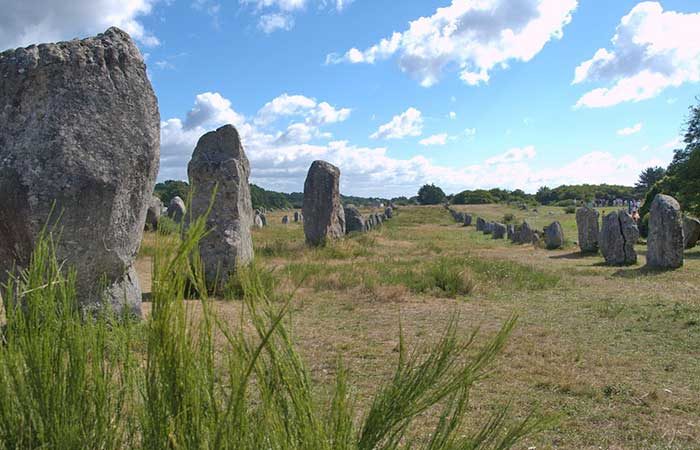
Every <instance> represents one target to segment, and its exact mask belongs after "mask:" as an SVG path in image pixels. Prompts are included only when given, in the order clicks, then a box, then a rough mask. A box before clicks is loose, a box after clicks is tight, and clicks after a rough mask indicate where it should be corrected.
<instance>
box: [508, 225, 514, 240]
mask: <svg viewBox="0 0 700 450" xmlns="http://www.w3.org/2000/svg"><path fill="white" fill-rule="evenodd" d="M506 235H507V237H508V240H509V241H511V242H513V239H514V237H515V225H513V224H511V223H509V224H508V225H506Z"/></svg>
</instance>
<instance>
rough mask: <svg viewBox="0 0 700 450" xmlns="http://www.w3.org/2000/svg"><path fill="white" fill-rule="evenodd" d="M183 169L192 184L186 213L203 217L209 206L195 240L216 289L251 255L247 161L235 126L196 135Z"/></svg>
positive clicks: (251, 209)
mask: <svg viewBox="0 0 700 450" xmlns="http://www.w3.org/2000/svg"><path fill="white" fill-rule="evenodd" d="M187 174H188V176H189V179H190V186H193V187H194V194H193V196H192V205H191V206H190V208H191V211H190V213H191V214H190V216H191V217H192V218H193V219H196V218H199V217H201V216H203V215H204V214H206V212H207V209H208V208H209V207H210V205H211V210H210V212H209V215H208V216H207V229H208V230H210V231H209V233H207V235H206V236H204V237H203V238H202V240H201V241H200V242H199V254H200V257H201V259H202V264H203V265H204V275H205V278H206V282H207V285H208V286H209V287H210V288H212V289H214V290H219V288H221V287H222V286H223V285H224V284H225V283H226V282H227V281H228V278H229V277H230V276H231V275H232V274H233V273H235V271H236V268H237V267H239V266H241V265H245V264H248V263H250V261H252V259H253V239H252V237H251V234H250V229H251V227H252V226H253V217H254V216H253V207H252V203H251V199H250V184H249V182H248V179H249V178H250V163H249V162H248V158H247V157H246V155H245V151H244V149H243V145H242V144H241V138H240V136H239V135H238V131H237V130H236V128H235V127H234V126H233V125H224V126H222V127H220V128H219V129H217V130H216V131H210V132H209V133H206V134H205V135H203V136H202V137H201V138H199V142H197V146H196V147H195V149H194V153H192V159H191V160H190V163H189V165H188V166H187ZM215 191H216V196H215V197H214V199H213V203H212V195H214V192H215ZM215 283H219V285H218V286H216V285H215Z"/></svg>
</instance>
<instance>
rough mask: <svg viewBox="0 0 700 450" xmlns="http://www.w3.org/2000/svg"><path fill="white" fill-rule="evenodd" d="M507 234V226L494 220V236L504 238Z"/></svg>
mask: <svg viewBox="0 0 700 450" xmlns="http://www.w3.org/2000/svg"><path fill="white" fill-rule="evenodd" d="M505 235H506V226H505V225H503V224H502V223H498V222H494V224H493V233H492V237H493V238H494V239H503V238H504V237H505Z"/></svg>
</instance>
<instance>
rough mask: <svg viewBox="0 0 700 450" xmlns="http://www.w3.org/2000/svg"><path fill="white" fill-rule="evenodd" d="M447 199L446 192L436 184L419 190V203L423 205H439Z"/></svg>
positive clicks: (427, 185)
mask: <svg viewBox="0 0 700 450" xmlns="http://www.w3.org/2000/svg"><path fill="white" fill-rule="evenodd" d="M445 198H446V195H445V192H443V190H442V189H440V188H439V187H437V186H435V185H434V184H426V185H424V186H423V187H421V188H420V190H418V203H420V204H421V205H438V204H440V203H443V202H444V201H445Z"/></svg>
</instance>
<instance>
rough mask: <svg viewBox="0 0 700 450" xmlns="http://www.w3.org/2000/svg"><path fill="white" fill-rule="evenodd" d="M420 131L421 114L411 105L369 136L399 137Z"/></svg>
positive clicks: (412, 134) (421, 129) (379, 137)
mask: <svg viewBox="0 0 700 450" xmlns="http://www.w3.org/2000/svg"><path fill="white" fill-rule="evenodd" d="M421 133H423V115H422V114H421V112H420V111H418V110H417V109H416V108H413V107H411V108H408V109H407V110H406V111H404V112H402V113H401V114H399V115H398V116H394V117H393V118H392V119H391V120H390V121H389V122H388V123H385V124H384V125H382V126H380V127H379V129H378V130H377V131H375V132H374V133H373V134H372V135H371V136H370V138H372V139H401V138H404V137H406V136H420V135H421Z"/></svg>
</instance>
